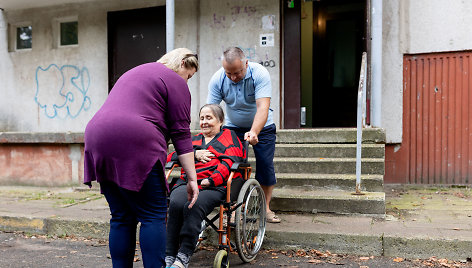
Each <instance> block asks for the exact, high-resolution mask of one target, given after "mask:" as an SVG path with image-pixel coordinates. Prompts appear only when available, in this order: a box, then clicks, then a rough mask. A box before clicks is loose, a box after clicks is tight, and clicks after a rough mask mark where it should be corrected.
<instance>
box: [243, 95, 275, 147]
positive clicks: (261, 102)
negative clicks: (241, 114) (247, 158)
mask: <svg viewBox="0 0 472 268" xmlns="http://www.w3.org/2000/svg"><path fill="white" fill-rule="evenodd" d="M256 107H257V111H256V115H255V116H254V121H253V122H252V127H251V130H249V132H246V134H245V135H244V139H245V140H248V141H249V143H250V144H251V145H255V144H257V143H258V142H259V139H258V138H257V135H259V133H260V132H261V130H262V128H264V125H265V123H266V122H267V116H268V115H269V107H270V98H260V99H257V100H256Z"/></svg>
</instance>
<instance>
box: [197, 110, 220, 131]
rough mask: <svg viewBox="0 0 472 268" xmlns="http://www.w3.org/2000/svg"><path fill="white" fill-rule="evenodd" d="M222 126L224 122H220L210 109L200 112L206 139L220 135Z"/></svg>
mask: <svg viewBox="0 0 472 268" xmlns="http://www.w3.org/2000/svg"><path fill="white" fill-rule="evenodd" d="M222 125H223V122H220V121H219V120H218V118H217V117H216V116H215V115H214V114H213V112H212V110H211V109H210V108H208V107H205V108H203V109H202V110H201V111H200V128H201V130H202V133H203V135H204V136H205V137H208V136H209V137H212V136H214V135H216V134H218V133H219V132H220V130H221V126H222Z"/></svg>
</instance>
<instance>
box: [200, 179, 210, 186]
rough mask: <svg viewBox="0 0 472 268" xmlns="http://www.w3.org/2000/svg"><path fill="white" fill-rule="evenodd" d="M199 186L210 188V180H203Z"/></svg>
mask: <svg viewBox="0 0 472 268" xmlns="http://www.w3.org/2000/svg"><path fill="white" fill-rule="evenodd" d="M200 186H202V187H208V186H210V180H209V179H203V180H202V181H201V182H200Z"/></svg>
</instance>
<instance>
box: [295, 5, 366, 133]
mask: <svg viewBox="0 0 472 268" xmlns="http://www.w3.org/2000/svg"><path fill="white" fill-rule="evenodd" d="M365 10H366V1H365V0H319V1H314V2H305V3H304V4H303V5H302V7H301V21H302V22H301V35H302V36H301V40H302V44H301V107H302V111H303V109H305V110H306V120H305V125H304V126H303V125H302V127H354V126H355V125H356V107H357V87H358V83H359V70H360V64H361V57H362V52H363V51H365V50H366V42H365V38H364V36H365V29H366V25H365V21H366V20H365V14H366V13H365ZM304 20H308V21H304ZM304 25H305V26H304ZM304 27H305V28H304ZM303 107H305V108H303ZM302 118H303V113H302ZM302 123H303V120H302Z"/></svg>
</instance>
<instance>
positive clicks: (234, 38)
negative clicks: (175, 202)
mask: <svg viewBox="0 0 472 268" xmlns="http://www.w3.org/2000/svg"><path fill="white" fill-rule="evenodd" d="M172 2H174V4H175V28H174V44H175V45H174V46H175V47H188V48H189V49H191V50H193V51H195V52H196V53H198V55H199V59H200V65H201V69H200V70H199V72H198V73H197V74H196V75H195V76H194V77H193V78H192V79H190V81H189V88H190V90H191V94H192V128H194V129H197V128H198V117H197V113H198V109H199V107H201V106H202V105H203V104H204V103H205V101H206V96H207V85H208V81H209V79H210V77H211V75H212V74H213V73H214V72H215V71H216V70H218V68H220V65H221V54H222V52H223V50H224V49H225V48H226V47H228V46H239V47H241V48H242V49H243V50H244V51H245V53H246V55H247V58H248V59H249V60H251V61H255V62H258V63H260V64H262V65H264V66H265V67H266V68H267V69H268V70H269V73H270V75H271V78H272V90H273V92H272V93H273V98H272V100H271V108H272V109H273V110H274V121H275V122H276V125H277V127H278V128H279V129H291V128H294V129H298V128H337V127H354V126H355V117H356V105H357V104H356V101H357V86H358V74H359V69H360V55H361V53H362V52H363V51H367V52H368V58H369V60H368V62H369V72H368V98H367V107H368V118H367V120H368V122H369V124H370V126H372V127H381V128H384V129H385V131H386V135H387V146H386V174H385V181H386V182H400V183H468V178H469V176H472V161H471V160H472V155H471V154H472V146H471V147H470V150H469V136H472V135H469V131H471V130H472V128H468V126H469V123H468V122H469V120H472V114H471V116H469V114H468V113H465V112H464V114H462V113H460V112H459V111H462V110H463V109H467V107H469V106H470V105H469V102H468V101H464V100H466V99H472V98H469V97H468V96H469V95H468V89H469V88H470V85H469V84H468V83H466V82H465V81H469V80H466V79H465V78H464V74H465V73H468V72H469V71H468V65H467V67H464V66H465V65H464V62H466V61H465V59H466V58H467V59H468V55H469V54H468V52H467V51H468V50H470V49H471V48H472V45H471V44H472V40H470V39H472V36H471V35H470V34H468V32H469V31H468V26H467V25H469V24H470V23H471V22H472V14H471V13H470V12H467V11H468V10H470V8H471V5H472V3H469V2H468V1H460V0H451V1H447V3H445V1H443V0H415V1H411V0H395V1H386V0H383V1H382V0H378V1H377V0H358V1H357V0H356V1H347V0H346V1H344V0H337V1H330V0H321V1H304V0H295V1H292V0H288V1H287V0H251V1H249V0H241V1H231V0H175V1H172ZM165 5H166V1H165V0H136V1H128V0H49V1H31V0H21V1H19V0H3V1H2V2H1V3H0V8H2V10H1V11H0V81H1V83H0V94H1V96H2V97H1V98H0V142H1V144H2V146H1V147H0V183H11V182H19V183H25V184H47V185H56V184H61V185H62V184H67V183H77V182H79V181H80V180H81V178H82V177H81V176H82V174H83V172H82V170H81V168H82V166H83V165H82V162H81V161H82V157H81V153H82V152H83V137H82V136H81V133H83V131H84V129H85V126H86V124H87V122H88V121H89V120H90V119H91V118H92V116H93V115H94V114H95V112H96V111H97V110H98V109H99V108H100V106H101V105H102V104H103V102H104V101H105V99H106V97H107V95H108V92H109V90H110V89H111V87H112V85H113V83H114V81H116V79H117V78H118V77H119V76H120V75H121V74H122V73H123V72H124V71H126V70H127V69H129V68H131V67H134V66H136V65H138V64H141V63H145V62H150V61H155V60H157V59H158V58H159V57H160V56H161V55H162V54H163V53H165V50H166V47H165V46H166V27H165V18H166V11H165ZM438 18H441V19H438ZM456 52H461V53H462V52H464V53H465V54H461V55H459V56H457V55H456V56H455V57H456V58H458V59H460V60H459V61H457V63H450V65H448V66H449V68H448V69H447V70H445V69H441V72H442V73H447V74H448V75H449V76H447V77H442V76H441V75H438V77H442V79H443V80H434V81H433V80H429V81H430V83H428V84H427V83H423V82H422V81H423V80H421V81H420V80H418V79H420V78H421V77H420V78H417V76H416V73H414V74H412V73H411V72H410V71H411V68H410V69H408V67H409V66H411V64H412V63H414V64H415V66H416V64H417V63H418V61H417V60H416V59H417V56H419V55H422V56H427V55H430V54H431V55H433V54H434V55H436V58H441V59H442V58H444V59H445V58H450V57H451V56H450V54H447V53H456ZM426 58H427V57H426ZM426 58H425V59H426ZM428 59H429V58H428ZM423 62H424V61H423ZM435 66H439V65H435ZM441 66H442V65H441ZM435 68H436V69H434V72H436V70H438V68H437V67H435ZM421 70H425V69H424V68H423V69H421ZM428 70H429V69H428ZM424 72H426V71H423V73H424ZM428 72H430V70H429V71H428ZM431 72H432V71H431ZM438 72H439V71H438ZM461 74H462V78H463V79H462V80H460V81H461V82H460V83H462V84H461V85H462V86H461V88H460V90H458V89H457V86H456V85H457V84H458V82H457V81H458V80H457V79H459V78H460V77H461ZM447 79H449V80H447ZM456 80H457V81H456ZM412 81H415V84H414V86H413V87H412V86H411V85H412ZM444 81H449V82H448V83H447V84H445V83H443V82H444ZM417 83H422V84H420V87H418V86H417V85H418V84H417ZM441 83H443V84H441ZM423 84H424V85H423ZM428 87H429V88H428ZM412 88H414V89H415V91H414V92H415V93H414V94H419V95H418V96H417V97H415V96H416V95H415V96H413V95H411V94H410V93H411V92H412ZM419 88H427V90H425V92H436V93H437V94H439V93H444V92H456V90H458V92H460V94H461V95H457V94H456V93H454V94H455V95H454V96H453V97H449V98H447V100H445V99H444V98H442V97H436V98H435V99H434V101H435V102H439V103H441V104H438V107H439V106H441V105H443V104H442V103H446V101H448V102H447V103H446V104H444V105H446V107H449V106H447V105H450V106H451V107H455V109H458V111H457V112H456V110H454V109H452V108H451V110H447V109H445V108H444V109H442V110H440V111H437V110H435V111H434V113H433V111H430V110H427V109H426V108H424V107H425V106H424V105H423V106H421V111H420V112H419V110H418V109H417V107H419V106H418V105H416V104H415V105H411V103H412V102H415V103H417V102H418V103H419V102H421V103H423V102H429V101H433V100H432V99H431V97H430V99H428V100H427V101H424V100H423V99H422V96H423V95H422V94H423V93H422V92H421V91H419V90H418V89H419ZM405 92H408V94H409V95H407V96H409V97H408V98H407V99H405V97H406V96H405ZM466 93H467V94H466ZM437 94H436V95H437ZM444 94H445V93H444ZM412 96H413V97H412ZM428 96H432V95H431V94H430V95H428ZM443 96H446V95H443ZM453 99H456V100H457V101H455V102H451V100H453ZM406 103H409V104H408V105H406ZM428 107H433V105H430V106H428ZM441 107H442V106H441ZM447 111H449V112H447ZM428 114H433V115H434V116H427V118H426V119H424V117H425V115H428ZM459 115H460V117H458V116H459ZM418 116H420V117H421V120H420V119H418V120H419V121H418V122H420V121H421V122H422V123H421V124H422V125H421V126H422V127H421V128H418V124H417V123H415V124H412V123H411V122H413V121H411V120H410V119H411V118H418ZM405 118H407V119H408V120H409V121H408V122H410V123H407V121H406V120H405ZM453 120H456V121H453ZM439 121H441V122H443V123H442V125H440V126H437V124H436V123H435V122H439ZM451 122H453V123H451ZM424 125H427V126H429V128H425V127H423V126H424ZM441 126H444V127H443V128H444V130H442V132H440V133H441V135H439V134H437V135H436V136H432V135H427V134H421V133H423V132H425V131H426V133H433V131H432V130H433V129H434V128H436V127H437V128H441ZM453 130H456V132H454V133H459V134H457V135H452V134H450V135H452V137H454V141H453V142H449V143H448V142H442V143H439V145H438V144H436V143H435V142H434V140H445V139H446V140H449V139H450V137H451V136H448V134H447V133H452V131H453ZM412 132H414V135H413V134H411V133H412ZM420 132H421V133H420ZM438 133H439V132H438ZM420 134H421V135H420ZM419 144H420V145H421V148H420V147H418V146H419ZM471 144H472V142H471ZM460 148H467V153H466V151H464V150H460ZM469 151H470V154H469ZM419 152H421V153H419ZM426 163H429V164H428V165H426ZM57 167H61V168H57ZM38 168H40V169H41V170H42V171H41V172H38V171H37V169H38ZM458 169H459V170H461V173H460V174H457V172H456V171H455V170H458ZM420 171H421V172H420ZM40 173H41V174H43V173H44V175H37V174H40ZM47 174H50V175H47ZM46 177H47V178H46ZM459 177H460V179H458V178H459ZM431 178H434V179H431Z"/></svg>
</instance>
